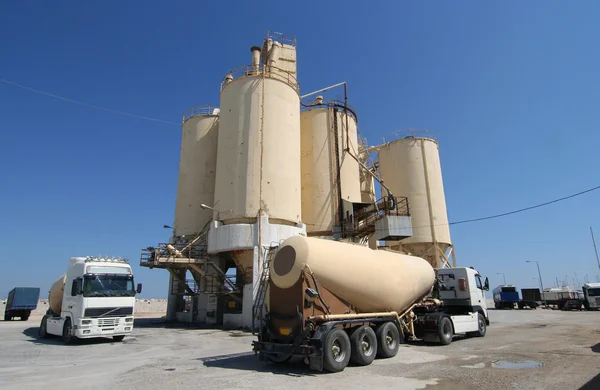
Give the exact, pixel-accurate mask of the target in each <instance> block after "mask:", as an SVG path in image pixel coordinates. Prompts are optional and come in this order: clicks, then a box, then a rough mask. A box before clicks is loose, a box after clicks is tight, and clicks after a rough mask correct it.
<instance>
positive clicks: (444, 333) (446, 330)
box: [438, 317, 454, 345]
mask: <svg viewBox="0 0 600 390" xmlns="http://www.w3.org/2000/svg"><path fill="white" fill-rule="evenodd" d="M438 335H439V336H440V344H442V345H448V344H450V343H451V342H452V337H453V336H454V330H453V328H452V321H450V318H448V317H442V318H440V323H439V327H438Z"/></svg>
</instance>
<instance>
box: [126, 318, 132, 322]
mask: <svg viewBox="0 0 600 390" xmlns="http://www.w3.org/2000/svg"><path fill="white" fill-rule="evenodd" d="M125 322H133V317H129V318H125Z"/></svg>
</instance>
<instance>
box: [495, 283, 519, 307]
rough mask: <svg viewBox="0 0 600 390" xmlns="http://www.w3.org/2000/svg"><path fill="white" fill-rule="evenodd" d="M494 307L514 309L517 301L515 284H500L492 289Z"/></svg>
mask: <svg viewBox="0 0 600 390" xmlns="http://www.w3.org/2000/svg"><path fill="white" fill-rule="evenodd" d="M492 294H493V296H494V307H495V308H496V309H514V308H515V304H517V303H518V302H519V292H518V291H517V289H516V287H515V286H512V285H504V284H502V285H500V286H498V287H496V288H495V289H494V290H492Z"/></svg>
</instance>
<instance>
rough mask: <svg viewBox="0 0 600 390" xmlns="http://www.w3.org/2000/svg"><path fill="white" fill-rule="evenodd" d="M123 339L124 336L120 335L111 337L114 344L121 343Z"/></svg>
mask: <svg viewBox="0 0 600 390" xmlns="http://www.w3.org/2000/svg"><path fill="white" fill-rule="evenodd" d="M124 338H125V336H123V335H121V336H113V340H114V341H116V342H121V341H123V339H124Z"/></svg>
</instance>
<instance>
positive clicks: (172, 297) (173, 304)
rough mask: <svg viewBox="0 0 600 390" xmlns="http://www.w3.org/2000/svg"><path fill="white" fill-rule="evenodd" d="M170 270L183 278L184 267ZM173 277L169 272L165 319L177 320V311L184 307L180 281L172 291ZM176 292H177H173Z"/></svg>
mask: <svg viewBox="0 0 600 390" xmlns="http://www.w3.org/2000/svg"><path fill="white" fill-rule="evenodd" d="M172 272H175V273H178V274H179V275H180V277H181V278H182V279H183V280H185V269H183V270H173V271H172ZM175 284H176V282H175V277H174V276H173V275H172V274H171V273H170V272H169V292H168V293H169V295H168V297H169V298H168V301H167V321H176V320H177V314H176V313H177V312H180V311H183V310H184V307H185V302H184V300H183V295H180V294H182V293H183V286H182V285H181V283H179V284H178V286H179V289H178V290H177V291H173V289H174V286H175ZM173 292H176V293H178V294H173Z"/></svg>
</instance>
